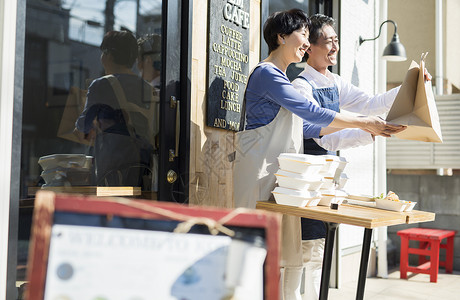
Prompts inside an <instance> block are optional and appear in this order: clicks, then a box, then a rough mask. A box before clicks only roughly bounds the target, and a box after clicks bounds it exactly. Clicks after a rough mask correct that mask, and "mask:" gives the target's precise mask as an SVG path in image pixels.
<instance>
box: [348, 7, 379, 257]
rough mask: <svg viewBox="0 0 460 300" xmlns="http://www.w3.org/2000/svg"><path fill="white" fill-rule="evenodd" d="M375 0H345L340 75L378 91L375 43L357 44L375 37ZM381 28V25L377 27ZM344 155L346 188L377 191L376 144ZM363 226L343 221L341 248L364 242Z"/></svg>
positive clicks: (355, 190) (365, 192)
mask: <svg viewBox="0 0 460 300" xmlns="http://www.w3.org/2000/svg"><path fill="white" fill-rule="evenodd" d="M375 6H376V1H374V0H369V1H367V3H366V1H362V0H361V1H360V0H347V1H342V11H341V19H340V27H341V33H340V35H341V36H340V45H341V48H340V75H341V76H342V78H344V79H345V80H349V81H351V82H352V83H353V84H354V85H356V86H358V87H360V88H361V89H363V90H365V91H367V92H368V93H374V92H375V83H374V78H375V75H376V63H375V62H374V48H375V47H374V43H373V42H366V43H364V44H362V45H361V46H360V47H358V45H359V43H358V41H359V36H360V35H361V36H362V37H364V38H372V37H374V32H375V25H374V23H375V22H374V20H375V19H376V15H375V13H376V8H375ZM377 30H378V28H377ZM340 155H341V156H344V157H346V158H347V160H348V161H349V163H348V165H347V167H346V169H345V173H346V174H347V176H348V177H349V180H348V182H347V184H346V186H345V187H346V191H347V192H349V193H359V194H370V195H372V194H373V193H374V146H373V145H368V146H364V147H358V148H353V149H348V150H342V151H341V152H340ZM362 231H363V230H362V228H357V227H352V226H346V225H341V229H340V238H341V240H340V243H341V245H342V248H348V247H353V246H356V245H359V244H361V242H362Z"/></svg>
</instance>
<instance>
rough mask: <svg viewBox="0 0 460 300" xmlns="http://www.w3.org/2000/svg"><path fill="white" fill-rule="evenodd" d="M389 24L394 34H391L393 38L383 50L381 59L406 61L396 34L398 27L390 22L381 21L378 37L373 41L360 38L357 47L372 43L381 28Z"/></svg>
mask: <svg viewBox="0 0 460 300" xmlns="http://www.w3.org/2000/svg"><path fill="white" fill-rule="evenodd" d="M387 22H390V23H393V25H394V26H395V32H394V34H393V38H392V39H391V42H390V43H389V44H388V45H387V46H386V47H385V49H384V50H383V55H382V57H383V59H386V60H388V61H405V60H406V59H407V57H406V49H405V48H404V46H403V44H401V43H400V42H399V35H398V33H397V32H396V31H397V30H398V26H396V23H395V22H394V21H392V20H386V21H383V23H382V24H380V29H379V35H377V36H376V37H375V38H373V39H363V38H362V37H361V36H360V37H359V45H360V46H361V44H362V43H364V42H366V41H373V40H376V39H378V38H379V36H380V33H381V32H382V26H383V24H385V23H387Z"/></svg>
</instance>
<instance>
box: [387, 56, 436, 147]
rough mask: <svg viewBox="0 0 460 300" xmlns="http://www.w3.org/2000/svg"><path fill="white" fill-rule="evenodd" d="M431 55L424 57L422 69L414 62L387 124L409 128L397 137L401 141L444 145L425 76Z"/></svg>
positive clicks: (434, 104) (431, 90)
mask: <svg viewBox="0 0 460 300" xmlns="http://www.w3.org/2000/svg"><path fill="white" fill-rule="evenodd" d="M427 54H428V53H424V54H422V58H421V60H420V66H419V65H418V64H417V63H416V62H415V61H412V63H411V65H410V67H409V70H408V71H407V74H406V78H404V81H403V83H402V86H401V88H400V89H399V92H398V95H396V99H395V101H394V103H393V106H392V107H391V109H390V112H389V113H388V116H387V119H386V120H387V121H388V122H390V123H394V124H400V125H407V129H405V130H404V131H402V132H400V133H397V134H395V136H396V137H398V138H400V139H405V140H415V141H423V142H435V143H442V134H441V126H440V124H439V116H438V110H437V108H436V103H435V100H434V95H433V89H432V87H431V81H425V76H424V70H425V58H426V56H427Z"/></svg>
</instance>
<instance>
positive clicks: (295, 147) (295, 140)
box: [233, 107, 303, 267]
mask: <svg viewBox="0 0 460 300" xmlns="http://www.w3.org/2000/svg"><path fill="white" fill-rule="evenodd" d="M302 141H303V133H302V119H301V118H300V117H298V116H296V115H295V114H293V113H291V112H290V111H288V110H287V109H285V108H283V107H281V108H280V110H279V112H278V114H277V115H276V117H275V119H273V121H271V122H270V123H269V124H267V125H265V126H262V127H259V128H256V129H251V130H244V131H241V132H238V133H237V134H236V139H235V150H236V156H235V162H234V169H233V184H234V185H233V189H234V191H233V195H234V201H235V207H248V208H255V207H256V202H257V201H267V200H269V199H270V198H271V196H272V194H271V192H272V191H273V189H274V188H275V181H276V177H275V175H274V174H275V172H276V171H277V170H278V160H277V157H278V156H279V154H280V153H284V152H291V153H300V152H301V149H302ZM281 235H282V236H281V240H282V244H281V266H282V267H301V266H302V246H301V239H302V237H301V229H300V218H299V217H294V216H288V215H283V220H282V229H281Z"/></svg>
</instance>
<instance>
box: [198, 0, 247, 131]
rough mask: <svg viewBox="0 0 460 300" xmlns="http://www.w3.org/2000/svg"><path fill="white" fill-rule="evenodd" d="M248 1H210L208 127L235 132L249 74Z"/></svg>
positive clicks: (238, 123) (238, 124) (238, 125)
mask: <svg viewBox="0 0 460 300" xmlns="http://www.w3.org/2000/svg"><path fill="white" fill-rule="evenodd" d="M249 6H250V1H249V0H226V1H225V0H209V10H208V12H209V16H208V19H209V29H208V89H207V125H208V126H211V127H217V128H223V129H227V130H233V131H238V130H239V128H240V119H241V114H242V113H243V112H242V109H243V107H242V103H243V97H244V90H245V87H246V83H247V79H248V73H249V27H250V19H249V16H250V14H249Z"/></svg>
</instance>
